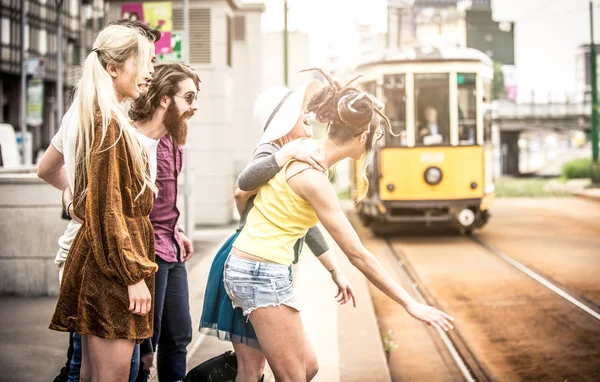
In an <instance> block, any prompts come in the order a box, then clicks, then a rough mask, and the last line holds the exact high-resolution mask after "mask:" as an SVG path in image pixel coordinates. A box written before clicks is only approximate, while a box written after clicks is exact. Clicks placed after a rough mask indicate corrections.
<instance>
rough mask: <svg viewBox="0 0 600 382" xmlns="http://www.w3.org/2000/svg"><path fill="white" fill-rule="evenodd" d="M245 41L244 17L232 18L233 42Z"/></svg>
mask: <svg viewBox="0 0 600 382" xmlns="http://www.w3.org/2000/svg"><path fill="white" fill-rule="evenodd" d="M245 40H246V17H244V16H235V17H234V18H233V41H245Z"/></svg>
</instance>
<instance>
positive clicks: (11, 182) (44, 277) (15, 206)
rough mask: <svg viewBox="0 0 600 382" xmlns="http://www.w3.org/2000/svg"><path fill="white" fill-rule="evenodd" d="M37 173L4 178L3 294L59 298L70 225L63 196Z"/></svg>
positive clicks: (0, 203) (0, 211)
mask: <svg viewBox="0 0 600 382" xmlns="http://www.w3.org/2000/svg"><path fill="white" fill-rule="evenodd" d="M34 171H35V169H32V170H31V172H26V171H22V172H20V173H15V172H12V173H9V172H0V242H1V243H2V246H1V247H0V294H16V295H26V296H48V295H51V296H54V295H57V294H58V289H59V284H58V268H57V266H56V265H55V264H54V257H55V256H56V252H57V250H58V238H59V237H60V236H61V235H62V234H63V233H64V231H65V229H66V227H67V221H66V220H62V219H61V212H62V206H61V193H60V191H58V190H56V189H55V188H53V187H52V186H50V185H48V184H46V183H44V181H42V180H41V179H39V178H38V177H37V175H36V173H35V172H34ZM16 195H18V197H16Z"/></svg>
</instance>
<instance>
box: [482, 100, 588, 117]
mask: <svg viewBox="0 0 600 382" xmlns="http://www.w3.org/2000/svg"><path fill="white" fill-rule="evenodd" d="M590 109H591V103H590V102H584V103H565V102H562V103H544V104H530V103H529V104H519V103H512V102H501V101H500V102H495V103H494V104H493V110H494V117H495V118H497V119H498V118H500V119H502V118H516V119H525V118H573V117H586V116H588V115H589V114H590Z"/></svg>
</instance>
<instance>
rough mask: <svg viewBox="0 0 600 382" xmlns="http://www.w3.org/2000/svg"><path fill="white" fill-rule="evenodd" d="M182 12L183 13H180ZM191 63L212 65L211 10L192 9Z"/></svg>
mask: <svg viewBox="0 0 600 382" xmlns="http://www.w3.org/2000/svg"><path fill="white" fill-rule="evenodd" d="M180 12H181V11H180ZM189 17H190V20H194V22H193V23H192V22H190V36H193V38H190V41H189V47H190V62H191V63H193V64H210V63H211V19H210V17H211V16H210V8H192V9H190V16H189Z"/></svg>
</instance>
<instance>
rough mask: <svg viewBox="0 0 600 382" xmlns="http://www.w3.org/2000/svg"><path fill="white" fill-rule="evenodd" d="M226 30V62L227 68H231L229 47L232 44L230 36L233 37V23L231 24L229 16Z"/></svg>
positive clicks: (230, 48)
mask: <svg viewBox="0 0 600 382" xmlns="http://www.w3.org/2000/svg"><path fill="white" fill-rule="evenodd" d="M226 28H227V30H226V31H225V33H226V34H227V57H226V60H227V66H229V67H231V61H232V59H231V56H232V52H231V50H232V47H231V45H232V44H233V42H232V38H233V36H232V35H233V31H232V29H233V23H232V22H231V17H230V16H227V23H226Z"/></svg>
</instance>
